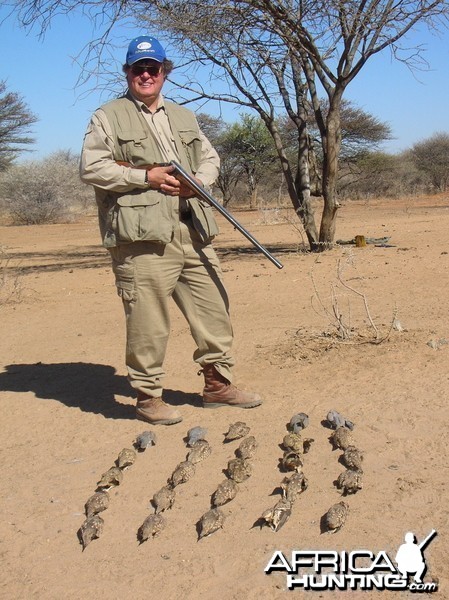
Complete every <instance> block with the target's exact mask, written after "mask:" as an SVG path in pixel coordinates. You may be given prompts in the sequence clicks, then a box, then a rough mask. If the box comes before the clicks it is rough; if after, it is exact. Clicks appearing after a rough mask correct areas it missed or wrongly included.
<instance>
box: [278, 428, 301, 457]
mask: <svg viewBox="0 0 449 600" xmlns="http://www.w3.org/2000/svg"><path fill="white" fill-rule="evenodd" d="M282 445H283V446H284V448H285V449H286V450H296V451H297V452H302V449H303V441H302V437H301V436H300V435H299V433H293V432H291V433H287V435H284V439H283V440H282Z"/></svg>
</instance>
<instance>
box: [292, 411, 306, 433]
mask: <svg viewBox="0 0 449 600" xmlns="http://www.w3.org/2000/svg"><path fill="white" fill-rule="evenodd" d="M308 424H309V416H308V415H306V413H303V412H300V413H297V414H296V415H293V417H292V418H291V419H290V423H289V424H288V430H289V431H291V432H293V433H299V432H300V431H302V430H303V429H305V428H306V427H307V425H308Z"/></svg>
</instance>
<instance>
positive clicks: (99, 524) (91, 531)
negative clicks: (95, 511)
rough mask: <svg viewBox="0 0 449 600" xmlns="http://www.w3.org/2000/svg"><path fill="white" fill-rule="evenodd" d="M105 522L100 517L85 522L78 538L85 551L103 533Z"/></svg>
mask: <svg viewBox="0 0 449 600" xmlns="http://www.w3.org/2000/svg"><path fill="white" fill-rule="evenodd" d="M103 526H104V521H103V519H102V518H101V517H100V515H94V516H93V517H89V518H88V519H86V520H85V521H84V523H83V524H82V525H81V527H80V528H79V530H78V537H79V540H80V543H81V544H82V546H83V550H85V549H86V547H87V546H88V545H89V544H90V542H91V541H92V540H96V539H97V538H99V537H100V535H101V534H102V533H103Z"/></svg>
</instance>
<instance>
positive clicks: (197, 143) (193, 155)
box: [178, 129, 201, 171]
mask: <svg viewBox="0 0 449 600" xmlns="http://www.w3.org/2000/svg"><path fill="white" fill-rule="evenodd" d="M178 134H179V139H180V140H181V143H182V145H183V148H184V151H185V153H186V155H187V159H188V161H189V164H190V168H191V169H192V170H193V171H195V170H196V169H195V165H198V164H199V163H200V161H201V140H200V137H199V135H198V131H195V129H179V131H178Z"/></svg>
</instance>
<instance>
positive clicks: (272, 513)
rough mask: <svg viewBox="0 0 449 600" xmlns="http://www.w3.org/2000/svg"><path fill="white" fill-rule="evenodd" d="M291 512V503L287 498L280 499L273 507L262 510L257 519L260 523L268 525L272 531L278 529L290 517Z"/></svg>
mask: <svg viewBox="0 0 449 600" xmlns="http://www.w3.org/2000/svg"><path fill="white" fill-rule="evenodd" d="M291 514H292V504H291V502H289V501H288V500H285V499H282V500H279V502H277V503H276V504H275V505H274V506H273V508H269V509H267V510H266V511H264V512H263V514H262V516H261V517H260V519H259V522H260V523H261V525H264V524H265V525H268V526H269V527H271V529H272V530H273V531H279V529H280V528H281V527H283V526H284V525H285V523H286V522H287V521H288V519H289V518H290V515H291Z"/></svg>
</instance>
